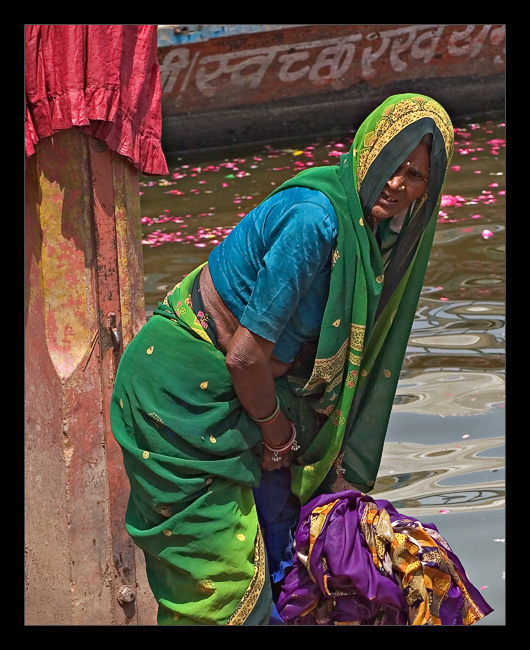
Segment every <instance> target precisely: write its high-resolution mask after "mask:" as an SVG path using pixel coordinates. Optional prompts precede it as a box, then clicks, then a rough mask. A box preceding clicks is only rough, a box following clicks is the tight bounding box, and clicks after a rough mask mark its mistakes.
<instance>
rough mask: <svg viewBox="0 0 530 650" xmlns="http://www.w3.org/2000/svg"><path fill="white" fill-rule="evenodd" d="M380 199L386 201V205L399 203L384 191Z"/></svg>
mask: <svg viewBox="0 0 530 650" xmlns="http://www.w3.org/2000/svg"><path fill="white" fill-rule="evenodd" d="M379 199H380V200H383V201H386V203H397V202H398V200H397V199H395V198H393V197H392V196H390V194H389V193H388V192H387V191H386V190H383V191H382V192H381V194H380V195H379Z"/></svg>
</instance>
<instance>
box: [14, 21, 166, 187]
mask: <svg viewBox="0 0 530 650" xmlns="http://www.w3.org/2000/svg"><path fill="white" fill-rule="evenodd" d="M25 80H26V115H25V152H26V156H27V157H29V156H31V155H32V154H33V153H34V152H35V145H36V144H37V142H38V141H39V140H40V139H41V138H45V137H48V136H51V135H53V134H54V133H56V132H57V131H60V130H62V129H69V128H71V127H73V126H75V127H80V128H81V129H83V130H84V131H86V132H88V133H90V134H91V135H93V136H94V137H96V138H98V139H100V140H103V141H104V142H105V143H106V144H107V145H108V146H109V147H110V148H111V149H112V150H113V151H116V152H117V153H119V154H121V155H122V156H125V157H126V158H127V159H129V160H130V161H131V163H132V164H133V165H134V166H135V167H136V168H138V169H139V170H140V171H141V172H143V173H144V174H156V175H160V174H167V172H168V169H167V163H166V160H165V157H164V154H163V151H162V147H161V142H160V140H161V135H162V109H161V89H160V69H159V65H158V59H157V26H156V25H25Z"/></svg>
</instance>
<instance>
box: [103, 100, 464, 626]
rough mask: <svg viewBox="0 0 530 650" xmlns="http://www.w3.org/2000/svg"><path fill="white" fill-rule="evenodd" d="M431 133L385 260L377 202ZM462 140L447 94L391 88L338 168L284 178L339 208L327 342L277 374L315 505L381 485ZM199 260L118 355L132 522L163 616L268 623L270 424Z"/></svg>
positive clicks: (117, 397)
mask: <svg viewBox="0 0 530 650" xmlns="http://www.w3.org/2000/svg"><path fill="white" fill-rule="evenodd" d="M425 133H432V134H433V150H432V155H431V175H430V181H429V187H428V191H427V193H426V195H425V196H424V197H422V198H421V199H420V200H419V201H418V202H417V204H416V206H415V207H414V210H412V211H411V212H410V214H409V215H408V216H407V220H406V222H405V225H404V226H403V228H402V231H401V233H400V235H399V237H397V236H395V235H393V233H391V232H390V231H388V232H386V231H385V228H384V226H383V228H382V229H381V236H382V240H383V243H384V244H385V249H388V252H387V254H386V255H385V262H383V257H382V256H381V252H380V247H379V243H378V242H377V240H376V238H375V236H374V234H373V232H372V230H371V228H370V225H371V216H370V212H371V206H372V205H373V204H374V203H375V200H376V199H377V197H378V196H379V193H380V192H381V189H382V188H383V186H384V184H385V183H386V181H387V180H388V178H390V176H391V175H392V173H393V172H394V171H395V169H396V168H397V167H398V166H399V164H400V163H401V162H402V160H403V159H404V157H405V156H407V155H409V153H410V152H411V151H412V150H413V149H414V148H415V147H416V145H417V144H418V142H419V140H420V139H421V137H422V136H423V135H424V134H425ZM452 138H453V130H452V126H451V122H450V120H449V118H448V116H447V114H446V113H445V111H444V110H443V108H442V107H441V106H440V105H439V104H437V103H436V102H434V101H433V100H431V99H429V98H427V97H422V96H418V95H400V96H396V97H392V98H390V99H389V100H387V101H386V102H385V103H384V104H383V105H382V106H380V107H379V108H378V109H377V110H376V111H374V112H373V113H372V114H371V115H370V116H369V117H368V118H367V120H366V121H365V122H364V123H363V125H362V126H361V128H360V129H359V131H358V132H357V134H356V136H355V139H354V142H353V146H352V148H351V150H350V152H349V154H347V155H345V156H343V157H342V159H341V162H340V165H339V166H337V167H329V168H328V167H326V168H324V167H323V168H316V169H309V170H306V171H304V172H301V173H300V174H298V175H297V176H296V177H295V178H294V179H292V180H290V181H288V182H287V183H285V184H284V185H282V186H281V187H280V188H278V189H277V190H276V192H278V191H282V190H283V189H285V188H287V187H292V186H294V185H300V186H304V187H310V188H315V189H318V190H320V191H321V192H324V193H325V194H326V195H327V196H328V198H329V199H330V201H331V202H332V204H333V206H334V208H335V211H336V213H337V218H338V238H337V244H336V247H335V250H334V252H333V258H332V272H331V281H330V295H329V300H328V303H327V306H326V309H325V313H324V318H323V323H322V329H321V334H320V338H319V341H318V345H317V346H316V355H315V353H314V352H313V353H310V354H308V355H307V356H306V355H304V354H301V355H300V356H299V358H298V359H297V363H296V364H295V366H294V367H293V369H292V371H291V372H290V373H289V374H288V375H287V376H285V377H282V378H280V379H277V380H276V389H277V394H278V397H279V399H280V403H281V406H282V409H283V410H284V412H285V413H286V415H287V416H288V417H289V418H290V419H292V420H293V421H295V422H296V424H297V431H298V442H299V444H300V449H299V451H298V458H297V459H296V462H295V463H294V464H293V465H292V467H291V473H292V492H293V493H294V494H295V495H297V496H298V498H299V499H300V502H301V503H302V504H305V503H307V501H309V499H310V498H311V497H312V496H314V495H315V494H316V493H318V492H320V493H322V492H325V491H334V490H340V489H342V488H343V486H344V483H343V481H344V479H346V480H347V481H348V482H350V483H351V484H352V485H354V486H355V487H357V488H358V489H360V490H363V491H368V490H369V489H371V487H372V486H373V484H374V482H375V478H376V474H377V470H378V467H379V463H380V458H381V453H382V448H383V442H384V437H385V432H386V427H387V423H388V418H389V416H390V411H391V408H392V403H393V399H394V394H395V389H396V384H397V381H398V378H399V372H400V368H401V364H402V362H403V358H404V354H405V349H406V345H407V341H408V336H409V333H410V329H411V326H412V322H413V319H414V315H415V309H416V305H417V301H418V297H419V292H420V290H421V286H422V283H423V278H424V274H425V269H426V265H427V260H428V256H429V253H430V249H431V245H432V238H433V235H434V229H435V226H436V218H437V214H438V206H439V199H440V194H441V188H442V183H443V179H444V175H445V171H446V168H447V165H448V162H449V160H450V156H451V151H452ZM199 271H200V269H195V270H194V271H193V272H192V273H190V274H189V275H188V276H187V277H186V278H184V280H183V281H182V282H181V283H179V284H178V285H177V286H176V287H175V288H174V289H173V290H172V291H171V292H170V293H169V294H168V296H167V297H166V299H165V300H164V302H163V303H161V304H160V305H159V308H158V309H157V310H156V311H155V314H154V315H153V317H152V318H151V319H150V320H149V321H148V322H147V323H146V325H145V326H144V327H143V328H142V330H141V331H140V332H139V334H138V335H137V336H136V337H135V339H134V340H133V341H132V342H131V343H130V345H129V346H128V347H127V349H126V350H125V353H124V355H123V357H122V360H121V362H120V365H119V368H118V373H117V376H116V382H115V387H114V393H113V399H112V404H111V421H112V428H113V434H114V436H115V438H116V440H117V441H118V443H119V444H120V445H121V448H122V451H123V458H124V465H125V469H126V472H127V475H128V477H129V480H130V487H131V492H130V499H129V504H128V508H127V513H126V526H127V530H128V532H129V534H130V535H131V537H132V539H133V540H134V541H135V543H136V544H137V545H138V546H139V547H140V548H142V549H143V551H144V553H145V557H146V568H147V575H148V579H149V583H150V587H151V589H152V591H153V594H154V595H155V598H156V600H157V602H158V604H159V612H158V622H159V624H165V625H225V624H228V625H266V624H267V622H268V620H269V617H270V613H271V609H272V595H271V588H270V582H269V578H268V571H267V566H266V565H267V557H266V551H265V548H264V542H263V537H262V534H261V530H260V525H259V522H258V515H257V512H256V505H255V502H254V498H253V488H255V487H257V486H258V485H259V483H260V477H261V470H260V464H261V451H262V443H261V436H260V431H259V428H258V427H257V425H256V424H255V423H254V422H253V421H252V420H251V419H250V418H249V417H248V415H247V414H246V412H245V411H244V409H243V408H242V406H241V404H240V402H239V400H238V398H237V395H236V393H235V391H234V388H233V386H232V383H231V380H230V376H229V373H228V370H227V368H226V365H225V361H224V356H223V354H222V353H221V352H220V351H219V350H218V349H216V348H215V346H214V345H213V344H212V341H211V340H210V338H209V336H208V327H207V325H206V324H205V323H204V322H199V320H198V319H197V317H196V315H195V313H194V312H193V310H192V308H191V307H192V306H191V293H192V286H193V282H194V280H195V278H196V276H197V274H198V272H199ZM389 274H390V275H389ZM385 276H387V277H389V278H390V280H389V281H387V280H384V279H385ZM387 286H388V287H389V288H388V289H387Z"/></svg>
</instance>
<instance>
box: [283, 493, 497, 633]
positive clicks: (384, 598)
mask: <svg viewBox="0 0 530 650" xmlns="http://www.w3.org/2000/svg"><path fill="white" fill-rule="evenodd" d="M335 501H337V503H336V504H335V505H334V506H333V507H332V508H331V509H330V510H329V512H327V514H323V515H320V517H319V514H318V512H319V511H318V510H315V509H318V508H322V507H325V506H326V505H327V504H331V503H333V502H335ZM385 511H386V513H387V514H388V517H387V516H386V515H385ZM374 515H375V517H374ZM312 520H313V530H312V526H311V522H312ZM390 524H391V525H390ZM319 525H320V527H319ZM396 533H403V535H406V536H407V538H408V540H411V539H412V540H415V541H414V543H413V544H412V546H411V547H410V548H412V549H415V550H416V551H417V552H416V553H415V554H414V555H410V561H411V562H414V560H416V563H415V564H411V565H410V568H411V569H412V574H414V575H416V574H418V576H419V577H417V578H415V580H416V582H414V583H413V584H412V585H410V584H409V583H408V580H409V574H408V573H407V574H406V575H405V573H404V571H405V569H406V568H407V564H406V562H405V563H404V562H403V557H407V551H406V550H404V549H406V548H408V547H405V546H400V547H399V548H397V547H396V544H397V541H396V539H395V538H394V535H395V534H396ZM399 539H400V540H404V539H405V537H404V536H400V537H399ZM392 540H394V541H393V545H392V544H391V541H392ZM416 540H417V542H416ZM295 550H296V557H295V561H294V565H293V568H292V570H291V571H290V572H289V574H288V575H287V577H286V579H285V582H284V585H283V588H282V591H281V594H280V597H279V600H278V603H277V609H278V613H279V614H280V616H281V617H282V619H283V620H284V622H285V623H286V624H296V625H315V624H327V625H337V624H338V625H340V624H360V625H374V624H375V625H408V624H411V623H412V621H416V622H414V623H413V624H427V625H431V624H441V625H463V624H470V623H472V622H475V621H476V620H478V619H479V618H482V617H483V616H485V615H487V614H489V613H490V612H491V611H492V609H491V608H490V607H489V605H488V604H487V603H486V602H485V601H484V599H483V598H482V596H481V595H480V593H479V592H478V591H477V590H476V589H475V587H473V585H472V584H471V583H470V582H469V580H468V578H467V576H466V574H465V571H464V568H463V566H462V564H461V563H460V561H459V560H458V558H457V557H456V555H455V554H454V553H453V552H452V551H451V549H450V547H449V545H448V544H447V542H446V541H445V540H444V539H443V537H442V536H441V535H440V534H439V532H438V530H437V529H436V527H435V526H434V525H433V524H421V523H420V522H419V521H417V520H416V519H413V518H411V517H407V516H404V515H401V514H400V513H398V512H397V511H396V510H395V508H394V507H393V506H392V504H391V503H389V502H388V501H384V500H379V501H375V500H374V499H372V498H371V497H369V496H367V495H366V494H362V493H360V492H354V491H345V492H338V493H336V494H327V495H322V496H320V497H318V498H316V499H314V500H313V501H312V502H311V503H309V504H307V505H306V506H305V507H304V508H302V511H301V517H300V523H299V526H298V528H297V530H296V535H295ZM309 551H310V555H309V559H308V560H307V559H306V556H307V555H308V553H309ZM399 552H401V553H402V554H403V556H402V555H399ZM374 555H375V557H374ZM418 559H419V560H420V562H421V569H422V571H418V569H419V568H420V567H419V563H418V561H417V560H418ZM424 574H425V575H435V576H436V577H439V576H442V578H445V584H446V585H447V587H446V588H445V591H443V593H439V591H440V590H439V588H438V587H437V588H436V589H434V591H430V589H429V588H430V586H431V582H430V580H429V578H427V579H426V580H425V582H424V583H423V582H422V583H421V584H420V585H419V586H420V587H421V588H423V587H424V588H425V589H426V590H427V591H429V597H428V599H426V598H425V597H424V598H423V600H422V597H421V596H420V595H418V594H417V587H418V584H419V583H418V581H422V580H423V578H422V576H423V575H424ZM448 576H450V577H448ZM437 584H438V582H437ZM427 591H424V592H423V593H424V596H425V594H426V593H427ZM427 600H428V601H432V602H430V614H429V615H423V614H422V612H423V609H422V607H423V606H424V604H425V602H426V601H427ZM418 612H420V614H418ZM420 620H421V623H419V622H418V621H420Z"/></svg>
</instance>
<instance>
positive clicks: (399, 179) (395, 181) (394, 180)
mask: <svg viewBox="0 0 530 650" xmlns="http://www.w3.org/2000/svg"><path fill="white" fill-rule="evenodd" d="M404 180H405V178H404V176H403V175H402V174H394V175H393V176H391V177H390V179H389V181H388V185H389V186H390V188H391V189H393V190H397V189H398V188H399V187H401V186H402V185H403V182H404Z"/></svg>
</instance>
